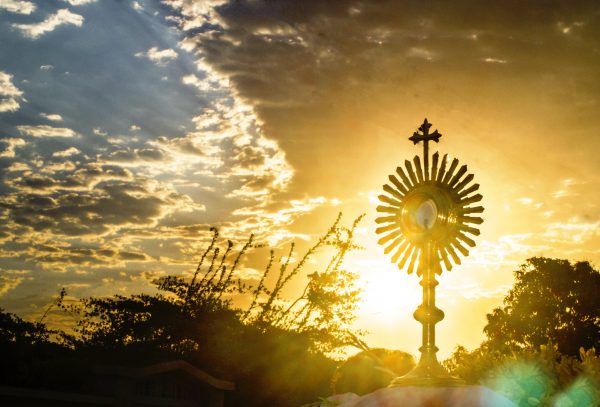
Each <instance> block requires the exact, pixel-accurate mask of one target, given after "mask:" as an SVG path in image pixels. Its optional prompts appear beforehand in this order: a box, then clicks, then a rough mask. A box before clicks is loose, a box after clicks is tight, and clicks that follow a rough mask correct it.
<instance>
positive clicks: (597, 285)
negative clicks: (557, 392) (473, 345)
mask: <svg viewBox="0 0 600 407" xmlns="http://www.w3.org/2000/svg"><path fill="white" fill-rule="evenodd" d="M514 274H515V278H516V282H515V285H514V286H513V288H512V289H511V290H510V292H509V293H508V295H507V296H506V297H505V298H504V305H503V306H502V307H498V308H495V309H494V310H493V311H492V313H490V314H488V315H487V319H488V323H487V325H486V327H485V328H484V332H485V334H486V335H487V337H488V346H489V348H490V350H498V351H501V352H507V351H511V350H518V349H523V348H532V347H533V348H536V347H539V346H541V345H545V344H547V343H548V342H553V343H555V344H556V345H557V346H558V350H559V351H560V353H562V354H565V355H572V356H577V355H579V348H581V347H583V348H585V349H590V348H595V349H597V350H599V349H600V295H598V292H600V273H599V272H598V270H595V269H594V268H593V267H592V266H591V265H590V264H589V263H588V262H577V263H574V264H572V263H569V261H567V260H560V259H549V258H543V257H535V258H531V259H529V260H527V262H526V263H525V264H523V265H522V266H521V267H520V268H519V269H518V270H516V271H515V272H514Z"/></svg>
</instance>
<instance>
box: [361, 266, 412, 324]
mask: <svg viewBox="0 0 600 407" xmlns="http://www.w3.org/2000/svg"><path fill="white" fill-rule="evenodd" d="M359 284H360V285H361V286H362V287H363V293H362V295H361V297H362V303H361V306H360V311H359V313H360V314H361V315H362V316H363V317H365V318H369V319H371V318H374V319H377V320H380V321H381V322H384V323H386V322H387V323H389V322H394V321H398V320H400V319H405V318H406V316H407V315H412V313H413V311H414V310H415V309H416V307H417V306H418V305H419V304H420V302H421V290H420V287H419V286H418V285H415V284H414V281H412V280H411V279H410V278H407V276H406V275H404V274H403V273H400V272H398V271H395V272H394V271H381V272H377V273H373V274H371V275H369V276H362V277H361V281H360V282H359Z"/></svg>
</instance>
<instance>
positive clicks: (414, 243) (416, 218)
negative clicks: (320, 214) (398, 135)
mask: <svg viewBox="0 0 600 407" xmlns="http://www.w3.org/2000/svg"><path fill="white" fill-rule="evenodd" d="M430 127H431V123H429V122H428V121H427V119H425V121H424V122H423V124H422V125H421V127H419V129H418V131H416V132H415V133H414V134H413V135H412V136H411V137H410V138H409V140H410V141H412V142H413V143H414V144H417V143H419V142H423V159H422V160H421V158H420V157H419V156H418V155H416V156H415V157H414V158H413V160H412V162H411V161H409V160H406V161H405V162H404V168H403V167H401V166H400V167H398V168H396V173H395V174H392V175H390V176H389V181H390V183H389V184H385V185H384V186H383V190H384V191H385V192H386V194H385V195H379V200H380V201H381V202H382V203H383V205H380V206H378V207H377V211H378V212H380V213H381V216H380V217H378V218H377V219H376V220H375V221H376V222H377V223H378V224H381V225H382V226H380V227H378V228H377V229H376V232H377V233H378V234H381V235H382V237H381V238H380V239H379V240H378V243H379V244H381V245H383V246H384V247H385V248H384V253H385V254H390V253H391V254H392V258H391V260H392V263H397V264H398V268H399V269H401V270H402V269H404V268H405V267H407V269H406V270H407V272H408V273H409V274H410V273H412V272H413V271H415V270H416V272H417V275H418V276H420V277H421V282H420V285H421V286H422V287H423V303H422V304H421V305H419V307H418V308H417V310H416V311H415V312H414V314H413V315H414V318H415V319H416V320H417V321H419V322H420V323H421V324H422V325H423V340H422V346H421V347H420V348H419V351H420V352H421V358H420V359H419V363H418V364H417V366H416V367H415V368H414V369H413V370H412V371H410V372H409V373H408V374H406V375H404V376H402V377H398V378H396V379H394V380H393V381H392V383H391V386H459V385H462V384H463V382H462V381H461V380H460V379H457V378H455V377H452V376H450V374H449V373H448V372H447V371H446V369H444V367H443V366H442V365H441V364H440V363H439V362H438V360H437V357H436V353H437V351H438V348H437V347H436V346H435V324H437V323H438V322H440V321H441V320H442V319H444V312H443V311H442V310H441V309H439V308H437V307H436V306H435V287H436V286H437V285H438V282H437V281H436V279H435V278H436V274H441V273H442V265H443V267H444V269H445V270H447V271H449V270H451V269H452V266H453V264H455V265H460V255H463V256H468V254H469V249H468V248H469V247H474V246H475V241H473V239H472V238H471V237H469V235H479V229H477V227H476V225H479V224H481V223H482V222H483V219H482V218H480V217H479V216H477V215H476V214H479V213H481V212H483V207H482V206H473V204H476V203H477V202H479V201H481V198H482V197H481V195H480V194H476V193H475V192H476V191H477V190H478V189H479V184H472V181H473V174H468V175H466V174H467V166H466V165H462V166H459V163H458V160H457V159H453V160H452V162H449V160H448V157H447V154H445V155H444V156H443V157H442V159H441V160H440V155H439V153H437V152H436V153H435V154H433V155H432V157H431V162H430V157H429V142H430V141H435V142H436V143H437V142H439V140H440V137H441V136H442V135H441V134H440V133H439V132H438V131H437V130H435V131H434V132H433V133H429V129H430Z"/></svg>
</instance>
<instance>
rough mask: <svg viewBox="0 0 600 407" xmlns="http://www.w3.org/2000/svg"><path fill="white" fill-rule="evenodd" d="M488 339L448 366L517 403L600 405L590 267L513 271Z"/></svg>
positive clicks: (596, 306)
mask: <svg viewBox="0 0 600 407" xmlns="http://www.w3.org/2000/svg"><path fill="white" fill-rule="evenodd" d="M515 279H516V281H515V284H514V286H513V288H512V289H511V290H510V291H509V293H508V294H507V296H506V297H505V298H504V305H503V306H502V307H498V308H495V309H494V310H493V311H492V313H490V314H488V323H487V325H486V327H485V328H484V333H485V334H486V336H487V339H486V340H485V341H484V342H483V343H482V344H481V346H480V347H479V348H477V349H474V350H473V351H468V350H467V349H465V348H464V347H462V346H459V347H457V348H456V350H455V351H454V353H453V354H452V355H451V357H450V358H449V359H448V360H446V361H445V362H444V365H445V366H446V368H447V369H448V370H450V371H451V372H452V374H454V375H457V376H459V377H461V378H463V379H464V380H466V381H467V383H470V384H483V385H486V386H489V387H491V388H493V389H494V390H496V391H498V392H500V393H502V394H504V395H505V396H506V397H508V398H509V399H511V400H512V401H514V402H515V403H516V404H517V405H519V406H532V405H539V406H553V407H555V406H560V407H567V406H573V407H574V406H577V407H579V406H596V405H600V355H598V354H597V352H598V350H600V348H599V345H600V342H599V341H600V298H599V297H598V294H597V293H598V292H599V290H600V273H599V272H598V271H597V270H595V269H594V268H593V267H592V266H591V265H590V264H589V263H588V262H578V263H574V264H572V263H570V262H569V261H567V260H560V259H549V258H542V257H536V258H531V259H528V260H527V262H526V263H525V264H523V265H521V267H520V268H519V269H518V270H517V271H515Z"/></svg>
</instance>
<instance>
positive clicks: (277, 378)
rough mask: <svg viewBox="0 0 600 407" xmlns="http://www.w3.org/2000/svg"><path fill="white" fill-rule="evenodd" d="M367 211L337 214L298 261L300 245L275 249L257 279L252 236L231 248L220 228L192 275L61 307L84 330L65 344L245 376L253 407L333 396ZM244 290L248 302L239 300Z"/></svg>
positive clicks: (105, 357)
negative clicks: (296, 289) (301, 282)
mask: <svg viewBox="0 0 600 407" xmlns="http://www.w3.org/2000/svg"><path fill="white" fill-rule="evenodd" d="M361 218H362V217H359V218H357V219H356V220H355V221H354V222H353V224H352V226H351V227H349V228H346V227H343V226H341V225H340V220H341V217H338V218H337V219H336V221H335V222H334V224H333V225H332V226H331V227H330V228H329V229H328V231H327V232H326V233H325V234H324V235H323V236H322V237H321V238H319V239H318V240H317V242H316V243H315V244H314V245H313V246H312V247H310V248H309V249H308V250H307V251H306V253H305V254H304V255H302V256H299V257H297V259H298V260H297V261H294V262H292V261H291V259H292V258H296V254H295V253H294V249H295V247H294V245H293V244H292V245H291V247H290V250H289V252H287V253H286V255H285V256H283V257H282V258H281V259H280V260H279V261H278V262H277V261H275V253H274V252H273V251H271V252H270V255H269V258H268V260H267V264H266V265H265V268H264V270H263V272H262V276H261V277H260V278H259V281H258V282H257V283H255V284H252V283H251V282H249V281H248V280H247V279H246V278H245V277H244V275H243V274H242V273H241V272H240V265H241V264H242V263H243V261H244V256H245V255H246V254H247V252H248V251H249V250H251V249H252V248H253V247H256V244H255V242H254V237H253V236H250V237H249V238H248V240H247V241H246V242H245V243H244V244H243V246H242V247H241V249H239V250H235V247H234V244H233V243H232V242H231V241H227V242H226V243H225V244H224V245H223V244H222V243H221V242H220V240H219V233H218V231H217V230H216V229H214V230H213V236H212V240H211V242H210V244H209V245H208V247H207V249H206V250H205V251H204V252H203V253H202V255H201V257H200V261H199V263H198V266H197V267H196V270H195V272H194V273H193V275H192V277H191V278H189V279H186V278H184V277H182V276H167V277H163V278H160V279H158V280H156V281H155V282H154V284H155V285H156V287H157V288H158V292H157V293H156V294H152V295H149V294H135V295H130V296H119V295H116V296H113V297H108V298H84V299H82V300H80V302H79V303H75V304H70V305H62V307H63V309H65V310H66V311H69V312H71V313H72V314H73V315H76V316H77V317H78V322H77V325H76V327H75V331H76V334H75V335H71V336H68V337H67V343H68V344H69V346H70V347H72V348H74V349H75V351H76V352H79V353H86V355H87V357H89V358H90V359H91V360H93V361H101V362H102V363H113V364H116V363H118V364H127V363H130V364H139V363H140V362H143V363H148V362H149V361H151V360H154V361H158V360H160V359H168V358H170V359H172V358H182V359H185V360H188V361H190V362H192V363H194V364H196V365H198V366H200V367H201V368H203V369H205V370H208V371H209V372H210V373H213V374H215V375H216V376H219V377H222V378H224V379H230V380H233V381H235V382H236V383H238V394H239V395H240V398H241V399H243V400H245V403H246V404H245V405H282V406H283V405H300V404H302V403H303V402H306V401H311V400H314V399H315V398H317V397H318V396H320V395H326V394H328V392H329V383H330V379H331V376H332V374H333V372H334V370H335V367H336V363H335V361H333V360H332V359H330V358H329V357H328V356H327V354H326V353H327V352H331V351H334V350H335V349H338V348H340V347H341V346H344V345H346V344H348V343H349V342H351V341H352V338H355V333H353V332H352V331H351V329H350V324H351V322H352V320H353V318H354V310H355V308H356V305H357V302H358V294H359V289H358V288H356V287H355V286H354V280H355V278H356V276H355V275H354V274H352V273H350V272H348V271H346V270H344V269H343V267H342V264H343V260H344V257H345V255H346V254H347V253H348V251H350V250H354V249H356V248H357V246H356V245H355V243H354V230H355V228H356V226H357V224H358V222H359V221H360V219H361ZM220 246H223V248H221V247H220ZM327 248H329V249H332V250H331V251H330V252H327V253H329V254H331V257H330V258H329V260H328V261H325V262H324V263H322V264H323V266H321V267H320V268H319V269H317V270H315V271H312V270H310V271H311V272H308V273H307V271H306V270H305V269H306V268H307V267H309V264H310V263H309V260H311V259H312V258H313V257H314V256H315V255H316V254H317V252H322V250H323V249H327ZM310 267H313V266H312V265H311V266H310ZM302 277H304V278H306V283H305V286H304V288H303V289H301V290H300V294H299V295H298V296H297V297H296V298H291V299H288V298H286V297H285V296H284V294H283V292H284V290H285V288H286V287H288V286H289V285H290V283H291V282H292V281H294V279H300V278H302ZM240 296H246V297H247V298H249V299H250V305H249V306H247V307H245V308H241V307H240V306H238V305H236V304H234V301H233V299H234V298H235V297H240ZM300 376H301V377H302V378H303V379H302V380H298V377H300Z"/></svg>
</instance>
